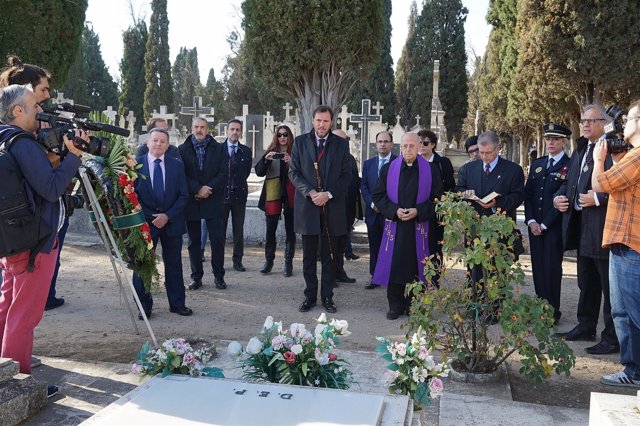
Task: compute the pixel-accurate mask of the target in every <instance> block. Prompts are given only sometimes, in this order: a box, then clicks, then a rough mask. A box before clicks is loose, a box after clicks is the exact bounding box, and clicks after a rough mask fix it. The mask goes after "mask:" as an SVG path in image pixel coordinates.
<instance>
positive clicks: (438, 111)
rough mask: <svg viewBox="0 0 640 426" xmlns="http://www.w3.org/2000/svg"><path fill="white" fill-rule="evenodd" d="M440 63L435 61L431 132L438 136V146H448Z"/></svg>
mask: <svg viewBox="0 0 640 426" xmlns="http://www.w3.org/2000/svg"><path fill="white" fill-rule="evenodd" d="M439 85H440V61H437V60H436V61H433V96H432V98H431V126H430V127H431V131H432V132H434V133H435V134H436V135H438V146H439V147H441V149H442V147H445V146H447V129H446V127H445V126H444V115H445V113H444V109H443V108H442V103H440V96H439V94H438V92H439Z"/></svg>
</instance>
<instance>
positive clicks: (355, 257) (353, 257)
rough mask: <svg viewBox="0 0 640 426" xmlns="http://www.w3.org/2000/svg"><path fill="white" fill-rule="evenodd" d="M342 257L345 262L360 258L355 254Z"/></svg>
mask: <svg viewBox="0 0 640 426" xmlns="http://www.w3.org/2000/svg"><path fill="white" fill-rule="evenodd" d="M344 257H345V258H346V259H347V260H358V259H360V256H358V255H357V254H354V253H349V254H345V255H344Z"/></svg>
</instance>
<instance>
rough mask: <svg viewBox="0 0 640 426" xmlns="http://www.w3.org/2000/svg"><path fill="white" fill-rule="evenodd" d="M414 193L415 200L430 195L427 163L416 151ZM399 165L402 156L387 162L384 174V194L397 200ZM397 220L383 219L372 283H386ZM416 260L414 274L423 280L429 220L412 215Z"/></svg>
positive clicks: (384, 285)
mask: <svg viewBox="0 0 640 426" xmlns="http://www.w3.org/2000/svg"><path fill="white" fill-rule="evenodd" d="M416 161H417V163H418V196H417V198H416V204H420V203H424V202H425V201H427V200H428V199H429V196H430V195H431V165H430V164H429V162H428V161H427V160H425V159H424V158H422V156H420V155H418V157H417V158H416ZM401 167H402V156H399V157H397V158H396V159H395V160H393V161H392V162H391V164H389V173H388V174H387V197H389V199H390V200H391V201H392V202H394V203H395V204H398V190H399V188H398V186H399V184H400V169H401ZM396 226H397V222H394V221H392V220H389V219H387V220H385V224H384V232H383V234H382V243H381V244H380V251H379V252H378V261H377V263H376V269H375V271H374V273H373V279H372V280H371V282H372V283H373V284H376V285H379V286H382V287H387V286H388V285H389V275H390V274H391V261H392V260H393V249H394V246H395V243H396ZM415 227H416V231H415V232H416V261H417V264H418V276H419V278H420V280H421V281H422V282H425V278H424V268H423V267H422V262H423V260H424V259H425V258H427V257H429V236H428V234H429V222H428V221H425V222H418V221H417V219H416V222H415Z"/></svg>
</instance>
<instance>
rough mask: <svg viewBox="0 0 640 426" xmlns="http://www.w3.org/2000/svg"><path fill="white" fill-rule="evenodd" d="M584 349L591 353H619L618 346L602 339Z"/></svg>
mask: <svg viewBox="0 0 640 426" xmlns="http://www.w3.org/2000/svg"><path fill="white" fill-rule="evenodd" d="M584 351H585V352H586V353H588V354H591V355H607V354H617V353H620V346H619V345H612V344H611V343H609V342H606V341H604V340H602V341H600V343H597V344H595V345H593V346H589V347H588V348H585V349H584Z"/></svg>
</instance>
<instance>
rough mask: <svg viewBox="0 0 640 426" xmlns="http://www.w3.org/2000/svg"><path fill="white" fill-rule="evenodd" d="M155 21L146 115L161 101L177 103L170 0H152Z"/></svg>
mask: <svg viewBox="0 0 640 426" xmlns="http://www.w3.org/2000/svg"><path fill="white" fill-rule="evenodd" d="M151 10H152V13H151V21H150V24H149V36H148V38H147V49H146V53H145V55H144V77H145V82H146V86H145V90H144V116H145V117H150V116H151V113H152V112H153V110H154V109H156V110H157V109H159V107H160V105H173V84H172V82H171V62H170V61H169V18H168V17H167V0H152V1H151Z"/></svg>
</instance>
